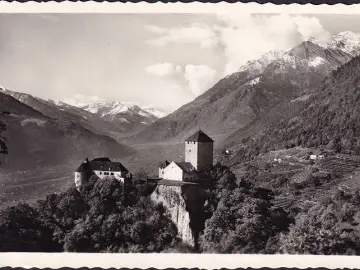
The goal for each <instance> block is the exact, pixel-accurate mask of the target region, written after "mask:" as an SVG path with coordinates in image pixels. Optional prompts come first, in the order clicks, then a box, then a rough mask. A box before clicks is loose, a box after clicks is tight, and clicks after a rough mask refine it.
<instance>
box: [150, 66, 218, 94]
mask: <svg viewBox="0 0 360 270" xmlns="http://www.w3.org/2000/svg"><path fill="white" fill-rule="evenodd" d="M145 71H146V72H148V73H150V74H153V75H156V76H159V77H165V78H167V79H169V80H171V81H172V82H173V83H176V84H177V85H178V86H180V85H181V86H183V87H185V88H186V89H187V90H189V91H190V92H191V93H192V94H193V95H194V96H199V95H201V94H202V93H204V92H205V91H206V90H208V89H209V88H210V87H211V86H212V85H213V84H214V83H215V81H216V80H217V76H216V75H217V71H216V70H214V69H212V68H210V67H208V66H206V65H191V64H188V65H177V64H173V63H158V64H154V65H151V66H148V67H147V68H146V69H145ZM178 89H179V90H181V89H182V88H181V87H178Z"/></svg>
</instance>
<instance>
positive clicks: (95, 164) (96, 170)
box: [75, 157, 132, 188]
mask: <svg viewBox="0 0 360 270" xmlns="http://www.w3.org/2000/svg"><path fill="white" fill-rule="evenodd" d="M92 175H96V176H97V177H99V178H100V179H103V178H106V177H110V178H115V179H117V180H119V181H121V182H122V183H123V184H125V183H127V182H128V181H131V179H132V175H131V173H130V172H129V171H128V170H127V169H126V168H125V167H124V165H122V164H121V163H120V162H113V161H111V160H110V159H109V158H107V157H103V158H95V159H93V160H91V161H89V160H88V159H87V158H86V159H85V161H84V162H83V163H82V164H81V165H80V166H79V167H78V168H77V169H76V171H75V186H76V187H77V188H79V187H80V186H81V185H82V184H83V183H84V182H85V181H86V180H87V179H89V178H90V177H91V176H92Z"/></svg>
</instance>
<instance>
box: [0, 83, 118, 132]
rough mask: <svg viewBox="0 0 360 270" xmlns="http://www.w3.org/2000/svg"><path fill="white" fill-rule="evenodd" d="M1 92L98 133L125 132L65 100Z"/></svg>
mask: <svg viewBox="0 0 360 270" xmlns="http://www.w3.org/2000/svg"><path fill="white" fill-rule="evenodd" d="M1 92H2V93H5V94H8V95H10V96H12V97H14V98H15V99H17V100H19V101H20V102H22V103H24V104H26V105H28V106H30V107H32V108H34V109H35V110H37V111H39V112H41V113H42V114H44V115H46V116H49V117H51V118H54V119H59V120H65V121H71V122H73V123H77V124H80V125H82V126H83V127H85V128H87V129H89V130H91V131H92V132H94V133H97V134H105V135H108V134H109V133H110V132H124V131H123V130H121V129H118V128H116V127H115V126H114V125H113V124H111V123H108V122H107V121H105V120H103V119H101V118H100V117H98V116H97V115H95V114H92V113H90V112H88V111H86V110H82V109H80V108H77V107H75V106H71V105H69V104H66V103H63V102H56V101H52V100H43V99H41V98H38V97H34V96H32V95H29V94H26V93H20V92H15V91H11V90H8V89H2V91H1Z"/></svg>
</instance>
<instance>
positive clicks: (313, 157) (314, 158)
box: [309, 154, 325, 160]
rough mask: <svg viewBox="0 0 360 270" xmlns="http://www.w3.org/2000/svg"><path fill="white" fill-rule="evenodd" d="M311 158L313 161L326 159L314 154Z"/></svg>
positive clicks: (323, 156)
mask: <svg viewBox="0 0 360 270" xmlns="http://www.w3.org/2000/svg"><path fill="white" fill-rule="evenodd" d="M309 158H310V159H311V160H316V159H324V158H325V155H315V154H312V155H310V157H309Z"/></svg>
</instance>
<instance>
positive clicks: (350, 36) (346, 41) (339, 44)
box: [326, 31, 360, 57]
mask: <svg viewBox="0 0 360 270" xmlns="http://www.w3.org/2000/svg"><path fill="white" fill-rule="evenodd" d="M326 47H328V48H332V49H337V50H341V51H343V52H346V53H349V54H351V55H352V56H353V57H355V56H357V55H358V54H359V52H360V35H359V34H355V33H353V32H350V31H345V32H341V33H339V34H337V35H333V36H332V37H331V39H330V41H329V42H328V43H327V45H326Z"/></svg>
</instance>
